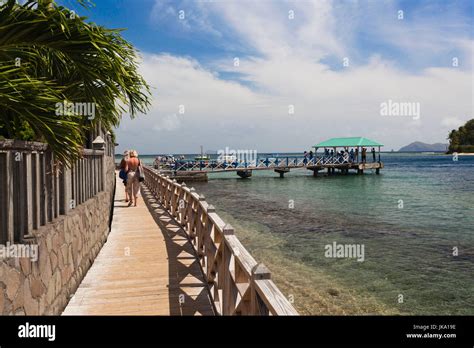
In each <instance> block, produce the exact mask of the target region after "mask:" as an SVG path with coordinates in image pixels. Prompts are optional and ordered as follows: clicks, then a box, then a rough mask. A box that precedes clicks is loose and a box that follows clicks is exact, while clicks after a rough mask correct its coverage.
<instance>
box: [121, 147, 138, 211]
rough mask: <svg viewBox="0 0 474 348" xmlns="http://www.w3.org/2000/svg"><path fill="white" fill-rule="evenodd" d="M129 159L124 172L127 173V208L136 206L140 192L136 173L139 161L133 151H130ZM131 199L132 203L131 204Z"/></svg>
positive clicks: (135, 152)
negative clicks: (128, 200)
mask: <svg viewBox="0 0 474 348" xmlns="http://www.w3.org/2000/svg"><path fill="white" fill-rule="evenodd" d="M129 156H130V158H129V159H128V160H127V161H126V167H125V170H126V172H127V191H128V198H129V199H130V202H129V203H128V206H129V207H130V206H131V205H132V204H134V206H135V207H136V206H137V196H138V192H139V191H140V180H139V179H140V178H139V177H140V174H139V172H138V167H139V166H140V160H139V159H138V153H137V151H135V150H130V153H129ZM132 198H133V202H132Z"/></svg>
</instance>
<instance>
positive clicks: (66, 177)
mask: <svg viewBox="0 0 474 348" xmlns="http://www.w3.org/2000/svg"><path fill="white" fill-rule="evenodd" d="M60 179H61V180H60V184H61V189H60V192H61V196H60V197H61V206H60V207H59V213H60V214H63V215H66V214H67V213H68V212H69V210H70V209H71V201H72V183H71V181H72V180H71V169H70V168H66V167H63V168H62V173H61V177H60Z"/></svg>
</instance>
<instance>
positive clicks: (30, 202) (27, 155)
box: [22, 152, 35, 237]
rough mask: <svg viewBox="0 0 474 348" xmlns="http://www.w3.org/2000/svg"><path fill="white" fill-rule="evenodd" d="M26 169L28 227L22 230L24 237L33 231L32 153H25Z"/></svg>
mask: <svg viewBox="0 0 474 348" xmlns="http://www.w3.org/2000/svg"><path fill="white" fill-rule="evenodd" d="M24 156H25V157H24V166H25V167H24V171H23V173H22V175H24V176H25V179H24V180H23V183H24V184H25V190H26V192H25V195H24V197H23V198H24V199H25V200H26V202H25V203H24V204H25V210H26V211H25V213H26V226H25V227H26V228H25V230H23V231H22V237H23V236H24V235H30V234H31V233H32V231H33V188H34V187H33V179H32V175H34V174H35V173H33V167H32V154H31V153H26V152H25V153H24Z"/></svg>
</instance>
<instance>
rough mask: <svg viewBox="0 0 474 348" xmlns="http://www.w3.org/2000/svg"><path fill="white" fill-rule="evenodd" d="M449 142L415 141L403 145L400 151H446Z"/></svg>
mask: <svg viewBox="0 0 474 348" xmlns="http://www.w3.org/2000/svg"><path fill="white" fill-rule="evenodd" d="M447 149H448V144H442V143H436V144H426V143H422V142H421V141H415V142H413V143H411V144H409V145H407V146H403V147H401V148H400V150H398V151H399V152H446V151H447Z"/></svg>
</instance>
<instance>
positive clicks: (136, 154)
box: [128, 150, 138, 157]
mask: <svg viewBox="0 0 474 348" xmlns="http://www.w3.org/2000/svg"><path fill="white" fill-rule="evenodd" d="M128 155H129V156H130V157H138V152H137V151H136V150H130V152H129V154H128Z"/></svg>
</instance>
